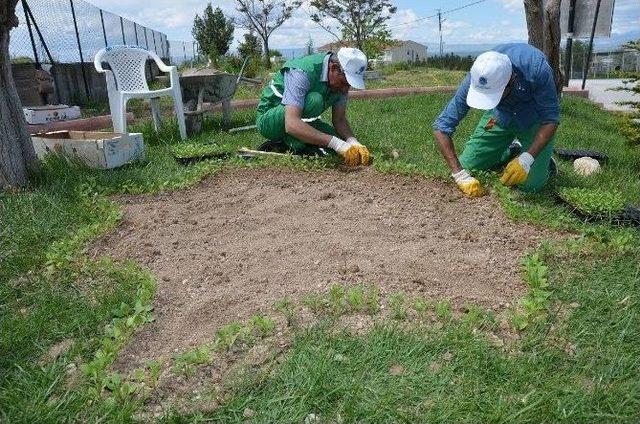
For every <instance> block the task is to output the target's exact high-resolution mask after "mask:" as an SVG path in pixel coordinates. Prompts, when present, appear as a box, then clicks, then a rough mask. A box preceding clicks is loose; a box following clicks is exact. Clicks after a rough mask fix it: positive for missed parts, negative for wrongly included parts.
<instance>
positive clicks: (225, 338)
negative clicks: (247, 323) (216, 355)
mask: <svg viewBox="0 0 640 424" xmlns="http://www.w3.org/2000/svg"><path fill="white" fill-rule="evenodd" d="M245 333H246V330H245V327H244V326H243V325H242V324H240V323H239V322H232V323H230V324H227V325H225V326H223V327H221V328H220V329H219V330H218V331H216V342H215V346H216V349H229V348H231V347H232V346H233V345H234V344H236V342H237V341H238V340H239V339H241V338H242V337H243V336H245V335H246V334H245Z"/></svg>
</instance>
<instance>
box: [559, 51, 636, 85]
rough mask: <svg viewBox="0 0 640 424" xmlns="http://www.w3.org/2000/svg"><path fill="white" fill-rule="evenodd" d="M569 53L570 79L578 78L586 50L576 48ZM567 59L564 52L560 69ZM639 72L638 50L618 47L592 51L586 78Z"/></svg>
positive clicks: (580, 74)
mask: <svg viewBox="0 0 640 424" xmlns="http://www.w3.org/2000/svg"><path fill="white" fill-rule="evenodd" d="M572 53H573V54H572V55H571V56H572V57H571V72H570V75H569V77H570V79H580V78H582V75H583V70H584V64H585V62H586V61H587V54H588V53H587V50H586V49H578V50H577V51H574V52H572ZM566 60H567V58H566V55H565V54H564V52H563V53H562V56H561V62H562V69H565V68H564V64H565V61H566ZM639 72H640V52H637V51H634V50H625V49H619V50H614V51H600V52H594V53H593V54H592V56H591V62H590V63H589V70H588V72H587V78H624V77H628V76H629V75H630V74H633V73H639Z"/></svg>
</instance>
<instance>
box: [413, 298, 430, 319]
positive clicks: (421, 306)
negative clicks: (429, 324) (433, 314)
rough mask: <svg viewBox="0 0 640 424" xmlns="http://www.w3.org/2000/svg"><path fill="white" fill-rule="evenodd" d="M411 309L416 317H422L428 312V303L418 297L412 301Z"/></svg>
mask: <svg viewBox="0 0 640 424" xmlns="http://www.w3.org/2000/svg"><path fill="white" fill-rule="evenodd" d="M413 309H414V310H415V311H416V312H417V313H418V315H420V316H421V317H424V316H425V315H426V314H427V312H428V311H429V301H427V300H426V299H423V298H421V297H418V298H416V299H414V301H413Z"/></svg>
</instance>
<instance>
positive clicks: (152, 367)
mask: <svg viewBox="0 0 640 424" xmlns="http://www.w3.org/2000/svg"><path fill="white" fill-rule="evenodd" d="M145 366H146V368H147V370H148V371H149V377H150V378H151V385H152V386H153V387H155V386H157V385H158V380H159V379H160V374H161V373H162V362H160V361H157V360H154V359H152V360H149V361H147V362H146V364H145Z"/></svg>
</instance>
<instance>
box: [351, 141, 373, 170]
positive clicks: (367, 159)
mask: <svg viewBox="0 0 640 424" xmlns="http://www.w3.org/2000/svg"><path fill="white" fill-rule="evenodd" d="M347 143H349V145H351V146H356V147H357V148H358V153H359V154H360V165H369V164H370V163H371V153H369V149H367V148H366V147H365V146H363V145H362V144H360V143H359V142H358V140H357V139H356V138H355V137H349V138H347Z"/></svg>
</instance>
